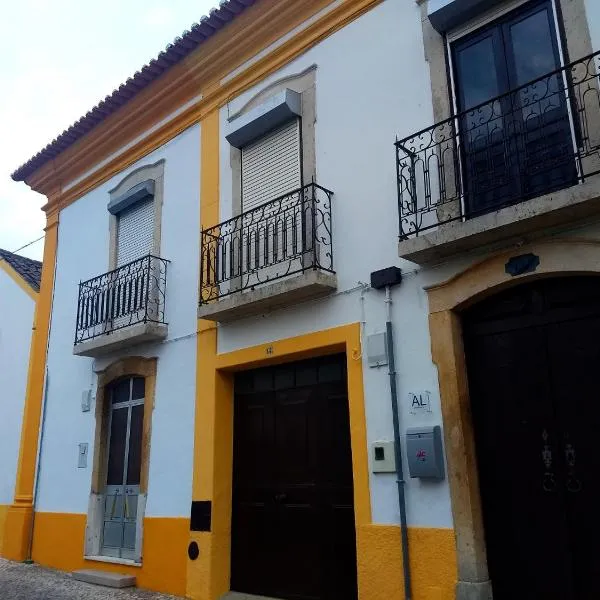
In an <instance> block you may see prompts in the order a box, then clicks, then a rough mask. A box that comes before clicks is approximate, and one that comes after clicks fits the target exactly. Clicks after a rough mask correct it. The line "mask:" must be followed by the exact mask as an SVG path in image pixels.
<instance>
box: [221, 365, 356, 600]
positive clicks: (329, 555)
mask: <svg viewBox="0 0 600 600" xmlns="http://www.w3.org/2000/svg"><path fill="white" fill-rule="evenodd" d="M232 521H233V522H232V551H231V561H232V564H231V589H232V590H235V591H239V592H246V593H251V594H261V595H265V596H271V597H275V598H285V599H291V600H333V599H338V598H339V599H340V600H342V599H343V600H352V599H353V598H356V595H357V592H356V547H355V545H356V543H355V531H354V500H353V485H352V455H351V448H350V423H349V413H348V394H347V388H346V369H345V356H343V355H342V356H330V357H324V358H321V359H317V360H311V361H304V362H299V363H293V364H287V365H281V366H278V367H273V368H266V369H260V370H256V371H250V372H247V373H242V374H239V375H238V376H236V380H235V417H234V464H233V518H232Z"/></svg>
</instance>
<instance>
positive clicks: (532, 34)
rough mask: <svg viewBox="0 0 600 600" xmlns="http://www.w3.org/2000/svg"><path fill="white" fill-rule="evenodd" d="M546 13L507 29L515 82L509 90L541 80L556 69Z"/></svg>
mask: <svg viewBox="0 0 600 600" xmlns="http://www.w3.org/2000/svg"><path fill="white" fill-rule="evenodd" d="M549 17H550V14H549V10H548V9H543V10H540V11H539V12H537V13H535V14H533V15H531V16H529V17H526V18H525V19H522V20H521V21H518V22H516V23H514V24H513V25H511V26H510V27H509V35H510V40H505V42H506V43H508V44H510V45H511V46H512V56H513V57H514V64H515V74H514V77H515V78H516V81H512V82H511V84H512V87H519V86H521V85H524V84H526V83H527V82H528V81H532V80H533V79H537V78H538V77H542V76H543V75H545V74H547V73H551V72H552V71H554V70H556V69H557V68H558V66H559V65H558V63H557V60H556V55H555V52H554V46H553V43H552V41H553V38H554V32H553V27H552V25H551V23H550V21H549Z"/></svg>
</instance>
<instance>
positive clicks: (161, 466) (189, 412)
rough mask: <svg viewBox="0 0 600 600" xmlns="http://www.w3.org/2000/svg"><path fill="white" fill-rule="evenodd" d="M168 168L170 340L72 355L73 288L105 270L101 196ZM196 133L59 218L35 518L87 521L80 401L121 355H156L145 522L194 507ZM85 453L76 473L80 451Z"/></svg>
mask: <svg viewBox="0 0 600 600" xmlns="http://www.w3.org/2000/svg"><path fill="white" fill-rule="evenodd" d="M162 158H164V159H165V161H166V162H165V170H164V199H163V209H162V210H163V212H162V234H161V256H162V257H163V258H166V259H169V260H170V261H171V263H170V264H169V267H168V279H167V297H166V320H167V322H168V323H169V336H168V338H167V340H166V341H165V342H163V343H161V344H156V345H150V344H145V345H142V346H138V347H136V348H132V349H130V350H128V351H126V352H121V353H115V354H114V355H112V356H111V357H108V358H103V359H102V360H97V361H94V360H93V359H90V358H84V357H79V356H73V354H72V351H73V337H74V332H75V318H76V310H77V289H78V288H77V284H78V282H79V281H80V280H85V279H88V278H90V277H94V276H96V275H100V274H102V273H105V272H106V271H107V270H108V248H109V214H108V211H107V208H106V207H107V204H108V200H109V195H108V191H109V190H110V189H112V188H113V187H115V185H116V184H117V183H118V182H119V181H121V180H122V179H123V178H124V177H125V176H127V174H128V173H130V172H131V171H132V170H133V169H136V168H138V167H140V166H142V165H145V164H152V163H154V162H156V161H157V160H160V159H162ZM199 169H200V127H199V126H194V127H191V128H189V129H187V130H186V131H185V132H183V133H182V134H180V135H179V136H178V137H176V138H174V139H173V140H171V141H170V142H168V143H167V144H165V145H164V146H162V147H161V148H159V149H158V150H156V151H155V152H152V153H151V154H150V155H148V156H147V157H145V158H144V159H142V160H140V161H139V162H137V163H136V164H134V165H132V166H131V167H130V168H128V169H126V170H125V171H123V172H122V173H120V174H119V175H118V176H116V177H114V178H112V179H111V180H109V181H107V182H106V183H104V184H102V185H101V186H99V187H97V188H96V189H94V190H92V191H91V192H90V193H88V194H87V195H85V196H84V197H83V198H81V199H79V200H77V202H75V203H73V204H71V205H70V206H69V207H67V208H66V209H64V210H63V211H61V214H60V225H59V239H58V252H57V270H56V282H55V292H54V303H53V315H52V324H51V333H50V345H49V353H48V370H49V384H48V401H47V415H46V422H45V428H44V440H43V448H42V465H41V470H40V489H39V499H38V505H37V510H40V511H56V512H72V513H86V512H87V507H88V497H89V493H90V484H91V463H92V453H93V438H94V431H95V417H94V407H93V406H92V410H91V411H90V412H87V413H84V412H82V411H81V408H80V403H81V394H82V392H83V391H84V390H86V389H89V388H92V389H94V390H95V382H96V376H95V374H94V369H95V370H99V369H103V368H104V367H105V366H106V365H108V364H109V363H111V362H113V361H114V360H116V359H117V358H119V357H121V356H124V355H136V356H140V355H141V356H148V357H150V356H157V357H158V370H157V381H156V396H155V408H154V411H153V414H152V437H151V450H150V474H149V483H148V486H149V487H148V500H147V505H146V514H147V515H148V516H184V515H188V514H189V510H190V502H191V486H192V480H191V473H192V460H193V455H192V453H193V432H194V403H195V377H196V342H195V331H196V323H197V321H196V310H197V302H198V273H199V260H198V256H199V230H200V214H199V204H200V176H199ZM80 442H87V443H88V444H89V448H90V455H89V459H88V467H87V468H86V469H78V468H77V451H78V443H80Z"/></svg>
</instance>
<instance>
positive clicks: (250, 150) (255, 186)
mask: <svg viewBox="0 0 600 600" xmlns="http://www.w3.org/2000/svg"><path fill="white" fill-rule="evenodd" d="M301 186H302V160H301V145H300V119H294V120H293V121H290V122H289V123H286V124H285V125H284V126H283V127H280V128H279V129H276V130H275V131H273V132H271V133H269V134H267V135H265V136H264V137H262V138H260V139H259V140H258V141H256V142H253V143H252V144H249V145H248V146H245V147H244V148H242V211H243V212H246V211H249V210H252V209H253V208H257V207H258V206H261V205H263V204H266V203H267V202H270V201H271V200H274V199H275V198H278V197H279V196H283V195H284V194H287V193H289V192H292V191H294V190H296V189H298V188H299V187H301Z"/></svg>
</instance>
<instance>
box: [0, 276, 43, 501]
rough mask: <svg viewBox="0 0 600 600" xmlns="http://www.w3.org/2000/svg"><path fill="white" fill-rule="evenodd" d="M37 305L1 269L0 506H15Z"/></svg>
mask: <svg viewBox="0 0 600 600" xmlns="http://www.w3.org/2000/svg"><path fill="white" fill-rule="evenodd" d="M34 310H35V303H34V301H33V299H32V298H31V297H30V296H28V295H27V294H26V293H25V292H24V291H23V290H22V289H21V288H20V287H19V286H18V285H17V283H16V282H15V281H14V280H13V279H12V278H11V277H10V276H9V275H8V274H7V273H6V272H5V271H4V270H3V269H0V504H12V502H13V498H14V488H15V478H16V475H17V463H18V457H19V443H20V441H21V424H22V418H23V406H24V405H25V390H26V388H27V369H28V366H29V348H30V344H31V328H32V327H33V313H34Z"/></svg>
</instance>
